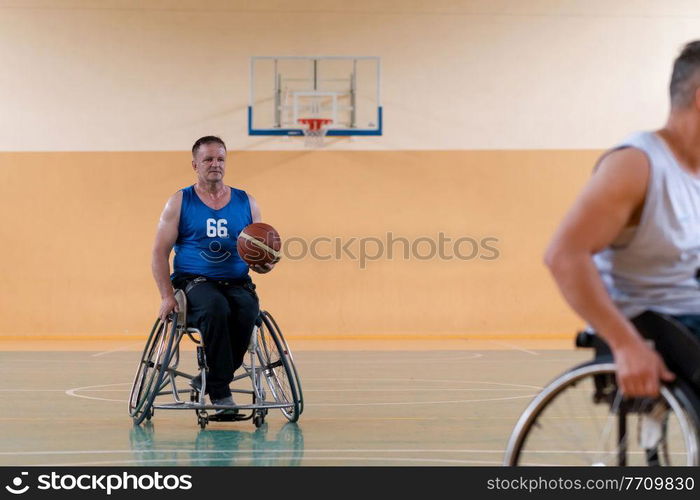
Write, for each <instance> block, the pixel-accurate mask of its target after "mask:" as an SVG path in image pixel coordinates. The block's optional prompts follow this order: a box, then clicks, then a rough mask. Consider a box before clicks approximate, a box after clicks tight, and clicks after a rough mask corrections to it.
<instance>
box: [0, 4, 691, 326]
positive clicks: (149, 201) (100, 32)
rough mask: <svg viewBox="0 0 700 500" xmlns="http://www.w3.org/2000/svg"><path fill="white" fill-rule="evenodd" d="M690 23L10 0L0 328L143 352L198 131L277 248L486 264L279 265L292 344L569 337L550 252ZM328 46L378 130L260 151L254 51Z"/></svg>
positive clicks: (610, 13)
mask: <svg viewBox="0 0 700 500" xmlns="http://www.w3.org/2000/svg"><path fill="white" fill-rule="evenodd" d="M699 15H700V7H699V6H698V5H696V4H695V3H692V2H685V1H680V0H679V1H672V2H664V3H663V4H661V3H660V2H649V1H641V0H639V1H629V2H618V3H616V4H614V5H610V3H609V2H602V1H589V2H583V1H570V2H562V1H555V0H540V1H532V2H519V1H515V0H513V1H500V2H499V1H485V0H484V1H471V2H468V1H464V2H454V1H452V2H448V1H442V2H440V1H438V2H421V1H401V2H399V1H386V2H369V1H359V2H354V3H353V4H352V5H347V4H346V2H340V1H324V2H312V1H309V0H305V1H300V2H294V3H290V2H282V1H278V2H273V1H259V2H255V3H254V4H253V3H252V2H243V1H237V2H236V1H234V2H224V1H218V2H217V1H209V2H194V1H184V0H183V1H155V0H152V1H142V2H137V1H135V0H134V1H129V0H122V1H103V2H89V1H86V0H73V1H70V0H60V1H48V0H47V1H40V0H27V1H23V2H19V1H5V0H0V61H1V62H2V64H3V68H4V69H5V71H4V72H3V76H2V78H0V109H1V110H2V112H1V116H2V118H0V200H1V201H0V231H1V234H2V242H3V244H2V246H1V247H0V275H1V276H2V278H3V286H2V287H0V317H2V324H1V325H0V334H2V335H3V336H4V337H6V338H9V337H12V336H28V337H34V338H42V337H47V336H48V337H52V336H53V337H57V338H58V337H66V336H79V337H80V336H92V337H119V338H122V337H124V338H126V337H129V336H140V335H142V334H143V331H144V330H145V329H146V328H147V326H148V325H149V323H150V322H151V321H152V316H153V313H154V312H155V310H156V308H157V305H158V295H157V292H156V289H155V286H154V285H153V283H152V279H151V277H150V266H149V260H150V247H151V244H152V239H153V234H154V230H155V225H156V222H157V219H158V215H159V213H160V210H161V209H162V205H163V203H164V201H165V199H166V198H167V196H169V195H170V194H171V193H172V192H174V191H175V190H177V189H179V188H180V187H182V186H184V185H187V184H189V183H191V182H193V176H192V173H191V169H190V166H189V155H188V153H187V150H188V149H189V147H190V145H191V143H192V142H193V140H194V139H196V138H197V137H199V136H201V135H204V134H209V133H215V134H219V135H221V136H222V137H223V138H224V139H225V140H226V141H227V143H228V144H229V149H230V153H229V166H228V174H227V181H228V182H229V183H230V184H232V185H235V186H238V187H241V188H244V189H246V190H249V191H250V192H251V193H252V194H254V195H255V196H256V198H257V199H258V201H259V203H260V205H261V207H262V210H263V218H264V219H265V220H266V221H268V222H270V223H272V224H273V225H275V226H276V227H278V229H279V230H280V232H281V233H282V235H283V237H286V238H297V237H298V238H302V239H304V241H307V242H308V241H311V240H312V239H313V238H318V237H328V238H331V239H336V238H337V239H339V240H342V242H343V243H344V244H345V243H347V242H348V241H350V240H351V239H352V238H362V237H364V238H380V239H382V238H386V235H387V233H392V235H393V236H394V237H397V238H398V237H402V238H406V239H407V240H409V241H410V242H414V241H416V240H418V239H419V238H423V237H432V238H434V239H435V240H437V238H438V233H443V234H444V235H446V236H447V237H449V238H451V239H452V240H453V241H454V240H455V239H457V238H473V239H476V240H479V241H481V240H482V239H483V238H492V240H490V241H491V246H492V247H495V248H496V250H497V251H496V252H495V253H497V257H496V258H482V257H492V256H493V255H494V252H493V251H489V252H482V253H481V254H479V255H478V256H477V257H475V258H472V259H465V260H460V259H451V260H449V259H440V258H431V259H422V258H409V259H404V258H403V256H399V255H394V258H392V259H389V258H387V257H386V255H385V256H383V257H382V258H379V259H377V260H372V261H369V262H366V263H365V264H366V265H365V266H364V267H365V268H364V269H361V268H360V267H361V266H360V263H359V262H358V261H357V260H354V259H352V258H351V257H349V256H348V255H345V254H344V255H342V256H341V257H340V258H339V259H335V258H332V259H330V260H319V259H315V258H313V257H310V256H307V257H305V258H302V259H294V258H289V259H285V260H284V261H283V262H282V263H281V264H280V265H279V267H278V268H277V269H276V270H275V271H274V272H273V273H271V274H269V275H267V276H263V277H259V278H257V282H258V283H259V289H260V292H261V296H262V297H263V303H264V306H265V307H268V308H269V309H270V310H272V311H274V312H275V314H276V315H277V316H279V317H280V318H281V319H282V320H283V322H284V324H285V326H286V330H287V331H288V332H289V333H290V334H293V335H298V336H301V335H309V336H316V337H319V338H320V337H322V336H328V337H333V336H342V335H386V336H389V337H390V338H397V339H398V338H400V337H401V335H402V334H403V335H405V334H411V335H415V336H421V335H423V336H432V337H435V338H437V337H439V336H441V335H442V336H448V335H453V336H455V335H456V336H459V335H466V334H468V335H502V334H513V335H519V334H523V335H535V334H538V335H539V334H542V335H552V334H568V332H570V331H572V330H573V329H574V328H575V327H576V326H577V325H578V324H579V321H578V320H577V319H576V318H575V317H574V316H573V315H572V314H571V313H569V312H568V310H567V308H566V306H565V305H564V304H563V302H562V301H561V300H560V299H559V297H558V294H557V292H556V290H555V288H554V286H553V285H552V283H551V279H550V278H549V276H548V275H547V273H546V270H545V269H544V267H543V266H542V264H541V256H542V252H543V249H544V247H545V245H546V242H547V240H548V238H549V236H550V234H551V232H552V230H553V228H554V227H555V225H556V224H557V222H558V220H559V219H560V218H561V216H562V214H563V212H564V211H565V209H566V207H567V206H568V205H569V204H570V203H571V201H572V199H573V197H574V195H575V193H576V192H577V191H578V190H579V189H580V187H581V186H582V185H583V183H584V182H585V179H586V177H587V176H588V174H589V172H590V168H591V165H592V163H593V162H594V160H595V158H596V156H597V155H598V154H599V152H600V151H601V150H602V149H603V148H605V147H607V146H608V145H610V144H612V143H613V142H614V141H616V140H618V139H619V138H620V137H622V136H623V135H625V134H626V133H627V132H629V131H631V130H636V129H643V128H652V127H657V126H660V125H661V124H662V123H663V119H664V115H665V113H666V109H667V104H666V97H665V96H666V85H667V81H668V74H669V70H670V65H671V61H672V59H673V57H674V56H675V54H676V53H677V51H678V49H679V48H680V46H681V45H682V44H683V43H684V42H686V41H688V40H690V39H692V38H693V37H694V36H696V34H697V33H698V28H699V27H700V26H699V24H700V22H699V19H700V18H699ZM319 53H322V54H332V55H378V56H381V57H382V63H383V82H382V94H383V104H384V109H385V135H384V136H383V137H379V138H355V139H339V140H335V141H330V144H329V145H328V146H327V147H326V148H325V149H324V150H323V151H308V150H305V149H304V148H303V146H302V145H301V143H300V142H299V141H295V140H290V139H273V138H251V137H248V136H247V135H246V132H245V131H246V122H245V110H246V106H247V96H248V61H249V57H250V56H251V55H298V54H304V55H314V54H319ZM423 244H424V245H426V244H427V243H425V242H424V243H423ZM428 245H429V244H428ZM321 248H323V249H325V250H330V246H329V245H326V246H325V247H323V246H322V247H321ZM353 248H356V247H353ZM401 249H402V247H401V246H397V247H395V251H396V252H397V254H398V253H401ZM425 249H426V247H425V246H423V247H420V249H419V250H420V252H419V253H421V254H422V255H425ZM370 250H372V248H370ZM482 250H483V249H482ZM466 253H469V252H468V251H466Z"/></svg>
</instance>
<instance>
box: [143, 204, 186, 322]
mask: <svg viewBox="0 0 700 500" xmlns="http://www.w3.org/2000/svg"><path fill="white" fill-rule="evenodd" d="M181 206H182V191H178V192H177V193H175V194H174V195H172V196H171V197H170V199H169V200H168V201H167V203H166V204H165V208H164V209H163V213H162V214H161V216H160V221H159V222H158V229H157V231H156V239H155V242H154V243H153V255H152V260H151V270H152V272H153V278H155V280H156V285H157V286H158V291H159V292H160V297H161V299H162V302H161V305H160V311H159V312H158V316H159V317H160V318H161V319H162V320H163V321H165V318H166V317H167V316H168V314H170V313H171V312H173V311H175V312H179V311H178V307H177V302H176V301H175V295H174V290H173V286H172V284H171V283H170V260H169V259H170V252H172V250H173V246H174V245H175V242H176V241H177V235H178V226H179V224H180V207H181Z"/></svg>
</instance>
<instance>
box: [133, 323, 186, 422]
mask: <svg viewBox="0 0 700 500" xmlns="http://www.w3.org/2000/svg"><path fill="white" fill-rule="evenodd" d="M176 329H177V322H176V321H175V315H171V316H170V317H169V318H168V320H167V321H165V322H163V321H161V320H160V318H159V319H157V320H156V322H155V324H154V325H153V329H152V330H151V334H150V335H149V337H148V340H147V341H146V347H145V348H144V350H143V354H142V355H141V360H140V361H139V364H138V366H137V368H136V375H135V376H134V382H133V384H132V386H131V393H130V394H129V416H131V417H132V418H133V419H134V423H135V424H136V425H139V424H140V423H141V422H143V421H144V420H145V419H150V418H151V415H153V401H154V400H155V398H156V396H157V395H158V392H160V390H161V388H162V386H163V383H164V379H165V373H166V371H167V368H168V365H169V364H170V361H171V358H172V352H173V343H174V339H175V336H176Z"/></svg>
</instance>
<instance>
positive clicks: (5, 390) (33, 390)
mask: <svg viewBox="0 0 700 500" xmlns="http://www.w3.org/2000/svg"><path fill="white" fill-rule="evenodd" d="M0 392H66V390H65V389H0Z"/></svg>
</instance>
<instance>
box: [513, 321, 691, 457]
mask: <svg viewBox="0 0 700 500" xmlns="http://www.w3.org/2000/svg"><path fill="white" fill-rule="evenodd" d="M632 322H633V323H634V325H635V327H636V329H637V330H638V331H639V332H640V334H641V335H642V336H643V337H644V338H645V339H646V340H647V342H649V343H651V344H653V346H654V347H655V349H656V350H657V351H658V352H659V353H660V354H661V356H662V357H663V359H664V362H665V363H666V365H667V366H668V367H669V369H670V370H671V371H673V372H674V373H675V374H676V380H675V381H674V382H672V383H670V384H663V385H662V386H661V390H660V395H659V396H658V397H656V398H638V397H635V398H626V397H624V396H623V394H622V393H621V391H620V389H619V387H618V385H617V382H616V379H615V364H614V362H613V358H612V354H611V351H610V349H609V347H608V346H607V344H605V342H604V341H603V340H602V339H601V338H600V337H599V336H597V335H596V334H595V332H592V331H590V330H587V331H584V332H580V333H579V334H578V336H577V338H576V346H577V347H584V348H591V349H593V350H594V352H595V358H594V359H593V360H592V361H589V362H587V363H583V364H581V365H578V366H575V367H574V368H572V369H570V370H568V371H567V372H565V373H563V374H562V375H560V376H559V377H557V378H556V379H554V380H553V381H552V382H551V383H550V384H549V385H547V386H546V387H545V388H544V389H543V390H542V391H541V392H540V393H539V394H538V395H537V396H535V398H534V399H533V400H532V402H531V403H530V404H529V405H528V407H527V408H526V409H525V411H524V412H523V414H522V415H521V416H520V419H519V420H518V422H517V424H516V425H515V428H514V429H513V432H512V434H511V436H510V439H509V441H508V445H507V448H506V453H505V457H504V465H557V466H561V465H592V466H607V465H610V466H628V465H629V466H645V465H648V466H660V465H664V466H666V465H671V466H673V465H700V399H699V396H700V340H698V338H697V337H695V336H694V335H693V334H692V333H691V332H690V331H689V330H688V329H687V328H686V327H685V326H684V325H682V324H681V323H680V322H678V321H677V320H675V319H674V318H673V317H671V316H667V315H663V314H659V313H656V312H651V311H647V312H645V313H643V314H641V315H639V316H637V317H636V318H634V319H633V320H632Z"/></svg>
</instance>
